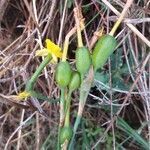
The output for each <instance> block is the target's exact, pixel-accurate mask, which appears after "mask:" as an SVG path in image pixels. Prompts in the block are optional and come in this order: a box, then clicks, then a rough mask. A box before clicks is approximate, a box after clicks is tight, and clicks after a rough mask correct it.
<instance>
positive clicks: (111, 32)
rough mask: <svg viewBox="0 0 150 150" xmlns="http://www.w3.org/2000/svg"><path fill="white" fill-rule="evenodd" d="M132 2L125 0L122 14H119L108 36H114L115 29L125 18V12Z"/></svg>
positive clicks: (131, 0)
mask: <svg viewBox="0 0 150 150" xmlns="http://www.w3.org/2000/svg"><path fill="white" fill-rule="evenodd" d="M132 2H133V0H127V3H126V5H125V6H124V9H123V11H122V13H121V14H120V17H119V18H118V20H117V22H116V23H115V25H114V26H113V28H112V30H111V31H110V33H109V35H112V36H113V35H114V33H115V32H116V30H117V28H118V27H119V25H120V23H121V22H122V20H123V18H124V17H125V15H126V13H127V10H128V9H129V7H130V6H131V4H132Z"/></svg>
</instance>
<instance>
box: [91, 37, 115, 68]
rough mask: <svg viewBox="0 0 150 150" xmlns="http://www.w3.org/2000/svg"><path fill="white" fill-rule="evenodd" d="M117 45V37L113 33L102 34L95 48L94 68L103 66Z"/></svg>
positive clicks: (93, 56)
mask: <svg viewBox="0 0 150 150" xmlns="http://www.w3.org/2000/svg"><path fill="white" fill-rule="evenodd" d="M116 45H117V41H116V39H115V38H114V37H113V36H111V35H104V36H102V37H101V38H100V39H99V40H98V42H97V43H96V46H95V48H94V50H93V55H92V64H93V66H94V70H95V71H96V70H97V69H99V68H102V67H103V66H104V64H105V63H106V61H107V59H108V58H109V56H110V55H111V54H112V53H113V52H114V50H115V47H116Z"/></svg>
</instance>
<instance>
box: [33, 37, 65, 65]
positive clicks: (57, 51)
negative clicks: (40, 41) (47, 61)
mask: <svg viewBox="0 0 150 150" xmlns="http://www.w3.org/2000/svg"><path fill="white" fill-rule="evenodd" d="M45 42H46V48H43V49H41V50H37V51H36V54H35V55H36V56H47V55H48V54H51V55H52V57H53V61H55V62H57V58H62V52H61V48H60V47H59V46H58V45H56V44H55V43H53V42H52V41H51V40H50V39H46V41H45Z"/></svg>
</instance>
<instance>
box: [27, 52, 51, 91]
mask: <svg viewBox="0 0 150 150" xmlns="http://www.w3.org/2000/svg"><path fill="white" fill-rule="evenodd" d="M51 59H52V57H51V55H50V54H48V55H47V57H46V58H45V59H44V60H43V61H42V63H41V64H40V66H39V67H38V68H37V70H36V71H35V72H34V74H33V75H32V77H31V79H30V80H29V81H28V82H27V84H26V88H25V89H26V91H32V90H33V86H34V84H35V82H36V80H37V78H38V76H39V75H40V73H41V72H42V70H43V69H44V67H45V66H46V65H47V64H48V63H49V62H50V60H51Z"/></svg>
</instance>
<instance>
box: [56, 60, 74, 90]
mask: <svg viewBox="0 0 150 150" xmlns="http://www.w3.org/2000/svg"><path fill="white" fill-rule="evenodd" d="M71 74H72V71H71V67H70V64H69V63H68V62H67V61H65V62H60V63H59V64H58V66H57V68H56V73H55V79H56V82H57V84H58V86H59V87H60V88H65V87H66V86H68V84H69V83H70V79H71Z"/></svg>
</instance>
